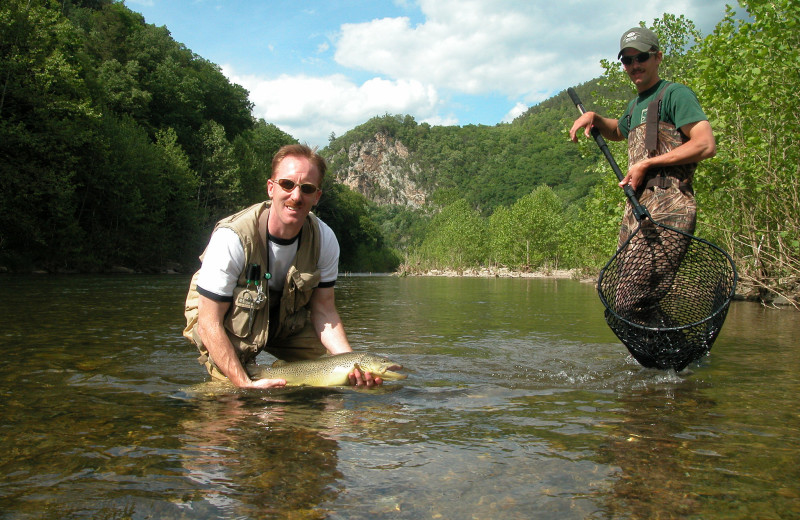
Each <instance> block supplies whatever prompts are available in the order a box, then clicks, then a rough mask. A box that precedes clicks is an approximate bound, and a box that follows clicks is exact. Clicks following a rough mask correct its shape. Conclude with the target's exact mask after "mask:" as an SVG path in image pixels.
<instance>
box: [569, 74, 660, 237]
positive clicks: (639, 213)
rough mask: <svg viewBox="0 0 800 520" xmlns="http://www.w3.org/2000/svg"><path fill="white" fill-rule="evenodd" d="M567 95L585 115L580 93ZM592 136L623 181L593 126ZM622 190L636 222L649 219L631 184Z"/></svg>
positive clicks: (573, 90) (618, 177) (612, 157)
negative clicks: (629, 203)
mask: <svg viewBox="0 0 800 520" xmlns="http://www.w3.org/2000/svg"><path fill="white" fill-rule="evenodd" d="M567 94H569V97H570V99H572V102H573V103H575V106H576V107H577V108H578V110H579V111H580V113H581V114H585V113H586V108H585V107H584V106H583V103H581V99H580V98H579V97H578V93H577V92H575V89H574V88H572V87H570V88H568V89H567ZM591 134H592V137H594V142H595V143H597V146H598V147H599V148H600V151H601V152H603V155H605V157H606V160H607V161H608V164H610V165H611V169H612V170H614V174H615V175H616V176H617V179H619V180H620V181H622V179H624V178H625V176H624V175H623V174H622V170H620V169H619V165H617V161H615V160H614V156H613V155H611V150H609V149H608V144H607V143H606V140H605V139H604V138H603V136H602V135H600V130H598V129H597V128H596V127H595V126H594V125H593V126H592V129H591ZM622 189H623V191H624V192H625V196H626V197H628V200H629V201H630V202H631V206H632V207H633V215H634V216H635V217H636V221H637V222H641V220H642V219H643V218H645V217H647V218H649V217H650V214H649V213H648V212H647V208H645V207H644V206H642V205H641V204H639V199H638V198H637V197H636V192H635V191H634V190H633V188H631V186H630V185H629V184H626V185H625V186H624V187H623V188H622Z"/></svg>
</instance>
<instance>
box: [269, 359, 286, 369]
mask: <svg viewBox="0 0 800 520" xmlns="http://www.w3.org/2000/svg"><path fill="white" fill-rule="evenodd" d="M288 364H289V363H288V362H287V361H284V360H282V359H276V360H275V361H274V362H273V363H272V365H270V366H271V367H272V368H278V367H282V366H284V365H288Z"/></svg>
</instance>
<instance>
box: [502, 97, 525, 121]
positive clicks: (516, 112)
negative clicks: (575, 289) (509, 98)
mask: <svg viewBox="0 0 800 520" xmlns="http://www.w3.org/2000/svg"><path fill="white" fill-rule="evenodd" d="M528 108H530V107H529V106H528V105H527V104H525V103H522V102H520V103H517V104H516V105H514V107H513V108H512V109H511V110H509V111H508V113H507V114H506V115H505V117H503V121H502V122H503V123H510V122H511V121H513V120H514V119H516V118H518V117H519V116H521V115H522V114H524V113H525V111H526V110H528Z"/></svg>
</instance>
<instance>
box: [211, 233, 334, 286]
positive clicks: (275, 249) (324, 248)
mask: <svg viewBox="0 0 800 520" xmlns="http://www.w3.org/2000/svg"><path fill="white" fill-rule="evenodd" d="M317 221H318V222H319V233H320V251H319V261H318V262H317V268H318V269H319V270H320V275H321V278H320V286H321V287H331V286H333V284H334V283H335V282H336V278H337V276H338V274H339V242H338V240H336V235H335V234H334V233H333V230H332V229H331V228H330V227H328V225H327V224H325V223H324V222H323V221H321V220H319V219H318V220H317ZM298 242H299V240H298V237H295V239H294V240H292V241H284V240H280V239H277V241H276V239H274V238H272V237H270V240H269V269H270V275H271V278H270V279H269V288H270V289H272V290H276V291H281V290H283V285H284V283H285V282H286V275H287V273H288V272H289V267H291V265H292V260H294V256H295V253H297V244H298ZM243 271H244V247H243V246H242V242H241V241H240V240H239V235H237V234H236V232H234V231H233V230H232V229H229V228H219V229H217V230H216V231H214V233H213V234H212V235H211V239H210V240H209V241H208V247H207V248H206V254H205V256H204V257H203V264H202V265H201V266H200V273H199V274H198V275H197V287H198V288H199V289H202V291H203V292H206V293H212V294H214V295H217V296H219V297H220V299H221V300H225V299H230V298H231V297H232V296H233V289H234V288H235V287H236V282H237V281H238V280H239V275H240V274H241V273H242V272H243ZM262 275H263V273H262Z"/></svg>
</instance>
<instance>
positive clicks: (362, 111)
mask: <svg viewBox="0 0 800 520" xmlns="http://www.w3.org/2000/svg"><path fill="white" fill-rule="evenodd" d="M139 1H143V0H139ZM395 3H396V4H397V5H404V6H405V8H406V9H408V10H409V12H410V11H411V10H414V9H419V11H420V12H421V15H422V16H421V17H419V18H418V19H419V20H421V21H420V22H419V23H414V22H412V18H411V17H408V16H398V17H385V18H377V19H374V20H371V21H368V22H363V23H344V24H341V25H340V26H339V28H338V32H336V34H335V35H334V36H330V37H329V40H328V41H329V43H330V46H331V47H330V49H332V51H333V52H332V54H333V57H334V59H335V62H336V63H335V64H329V65H336V67H337V68H336V69H333V70H336V71H337V73H336V74H328V75H322V76H312V75H309V74H304V75H300V74H298V75H281V76H277V77H271V78H265V77H257V76H253V75H237V74H236V72H235V71H233V70H231V69H230V68H229V67H228V68H227V69H228V70H227V71H226V70H225V69H226V68H225V67H223V71H224V72H225V73H226V75H228V77H229V78H231V79H232V81H234V82H236V83H238V84H240V85H242V86H244V87H245V88H246V89H248V90H249V91H250V93H251V101H253V103H254V104H255V115H256V116H257V117H263V118H264V119H265V120H267V121H269V122H272V123H275V124H276V125H278V126H279V127H281V128H282V129H283V130H285V131H286V132H288V133H290V134H292V135H293V136H295V137H297V138H298V139H301V140H307V141H308V142H309V143H311V144H318V145H320V146H324V145H325V144H327V140H328V136H329V135H330V133H331V132H335V133H336V134H337V135H340V134H342V133H344V132H346V131H347V130H349V129H351V128H353V127H354V126H356V125H358V124H361V123H363V122H365V121H366V120H368V119H369V118H371V117H373V116H376V115H383V114H384V113H391V114H411V115H413V116H414V117H415V118H416V120H417V121H418V122H423V121H424V122H429V123H431V124H466V123H472V122H475V121H459V120H458V118H457V117H456V116H455V115H453V114H454V113H455V112H456V110H457V109H456V107H455V106H454V105H451V104H450V102H451V100H452V99H453V98H458V99H460V100H463V99H465V96H485V95H488V96H491V97H492V98H493V99H495V100H497V99H501V100H502V99H506V100H507V102H508V104H507V108H506V109H504V108H500V109H499V110H498V112H500V113H499V114H498V116H497V117H498V119H499V117H500V114H502V113H503V112H505V117H503V119H502V121H511V120H513V119H514V118H515V117H517V116H518V115H520V114H522V113H523V112H524V111H525V110H527V108H528V107H529V106H531V105H533V104H535V103H538V102H540V101H542V100H544V99H546V98H548V97H550V96H552V95H554V94H556V93H558V92H559V91H561V90H563V89H565V88H567V87H568V86H571V85H575V84H578V83H581V82H584V81H588V80H590V79H592V78H594V77H596V76H598V75H599V74H600V73H601V72H602V70H601V68H600V65H599V62H600V60H601V59H603V58H613V57H614V56H616V53H617V51H618V42H619V36H620V34H622V32H623V31H624V30H625V29H627V28H629V27H632V26H635V25H638V23H639V21H640V20H643V21H646V22H648V23H650V22H652V21H653V20H654V19H656V18H660V17H661V16H662V14H663V13H664V12H672V13H685V14H686V16H687V18H689V19H693V20H694V21H695V22H696V23H697V25H698V26H699V27H700V28H701V29H702V30H703V31H704V32H705V33H708V32H709V31H710V29H712V28H713V25H714V24H715V23H716V21H718V20H719V19H720V18H721V17H722V15H723V13H724V3H725V0H713V2H712V3H713V4H715V7H713V8H710V7H709V6H707V5H704V6H701V7H698V3H697V2H689V1H688V0H671V1H667V0H654V1H652V2H650V3H649V4H647V5H646V6H645V5H643V4H641V3H640V2H638V1H634V0H617V1H615V2H602V1H601V2H597V1H585V0H562V1H560V2H533V1H529V2H520V1H518V0H418V2H416V3H415V4H413V3H402V2H401V3H398V1H397V0H396V2H395ZM693 15H697V16H699V17H700V18H699V19H694V18H692V16H693ZM316 50H317V56H316V57H314V58H313V60H312V61H314V64H315V66H319V65H320V64H321V63H323V62H322V60H323V59H327V56H326V57H323V56H322V54H323V53H324V54H326V55H327V54H328V52H327V51H328V50H329V47H328V43H327V42H326V43H323V44H321V45H319V46H318V47H317V49H316ZM305 61H308V58H307V59H306V60H305ZM305 61H304V62H305ZM328 70H332V69H330V68H329V69H328ZM355 77H362V78H363V77H367V78H369V79H360V80H356V79H354V78H355ZM474 99H477V97H476V98H474ZM482 122H484V121H482ZM494 122H495V121H492V122H488V123H489V124H493V123H494Z"/></svg>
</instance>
